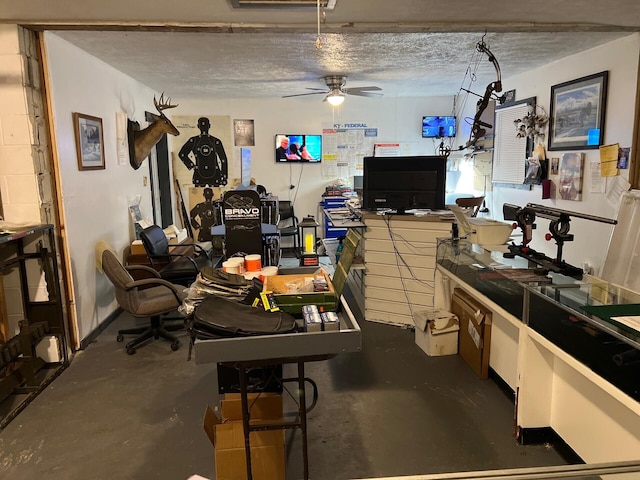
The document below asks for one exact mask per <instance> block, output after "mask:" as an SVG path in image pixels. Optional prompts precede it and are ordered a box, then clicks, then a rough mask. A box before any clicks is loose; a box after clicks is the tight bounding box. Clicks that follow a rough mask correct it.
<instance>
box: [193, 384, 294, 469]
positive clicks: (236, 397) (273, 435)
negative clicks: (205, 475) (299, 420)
mask: <svg viewBox="0 0 640 480" xmlns="http://www.w3.org/2000/svg"><path fill="white" fill-rule="evenodd" d="M248 398H249V409H250V412H251V424H252V425H254V424H256V423H259V422H260V421H269V420H271V421H273V420H282V396H281V395H278V394H274V393H261V394H259V395H257V394H250V395H249V397H248ZM203 427H204V430H205V432H206V433H207V436H208V437H209V440H211V443H212V444H213V446H214V452H215V461H216V480H246V478H247V464H246V458H245V448H244V430H243V427H242V402H241V399H240V394H238V393H227V394H226V395H225V397H224V400H222V401H221V402H220V417H218V416H217V415H216V414H215V413H214V411H213V409H212V408H211V407H210V406H207V408H206V411H205V414H204V421H203ZM249 440H250V443H251V473H252V476H253V478H254V480H285V451H284V431H283V430H265V431H257V432H251V433H250V434H249Z"/></svg>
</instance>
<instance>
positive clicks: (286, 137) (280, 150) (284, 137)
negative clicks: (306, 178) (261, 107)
mask: <svg viewBox="0 0 640 480" xmlns="http://www.w3.org/2000/svg"><path fill="white" fill-rule="evenodd" d="M275 148H276V163H291V162H306V163H320V162H321V161H322V135H303V134H299V133H296V134H292V133H279V134H277V135H276V145H275Z"/></svg>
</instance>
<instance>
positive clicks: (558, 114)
mask: <svg viewBox="0 0 640 480" xmlns="http://www.w3.org/2000/svg"><path fill="white" fill-rule="evenodd" d="M608 76H609V72H606V71H605V72H600V73H596V74H594V75H589V76H587V77H582V78H578V79H576V80H571V81H569V82H564V83H560V84H558V85H553V86H552V87H551V107H550V109H549V110H550V111H549V113H550V114H549V150H585V149H596V148H598V147H599V146H600V145H602V143H603V141H604V120H605V108H606V102H607V79H608Z"/></svg>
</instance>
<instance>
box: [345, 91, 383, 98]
mask: <svg viewBox="0 0 640 480" xmlns="http://www.w3.org/2000/svg"><path fill="white" fill-rule="evenodd" d="M344 93H346V94H347V95H353V96H354V97H382V96H383V94H382V93H378V92H367V91H362V90H357V89H353V90H347V91H346V92H344Z"/></svg>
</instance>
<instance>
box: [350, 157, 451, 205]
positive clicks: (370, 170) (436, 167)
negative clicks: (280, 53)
mask: <svg viewBox="0 0 640 480" xmlns="http://www.w3.org/2000/svg"><path fill="white" fill-rule="evenodd" d="M446 170H447V159H446V158H445V157H440V156H416V157H365V158H364V176H363V193H362V203H363V208H364V209H365V210H378V209H391V210H395V211H396V212H397V213H398V214H403V213H405V212H406V211H407V210H410V209H429V210H443V209H444V208H445V202H444V199H445V187H446Z"/></svg>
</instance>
